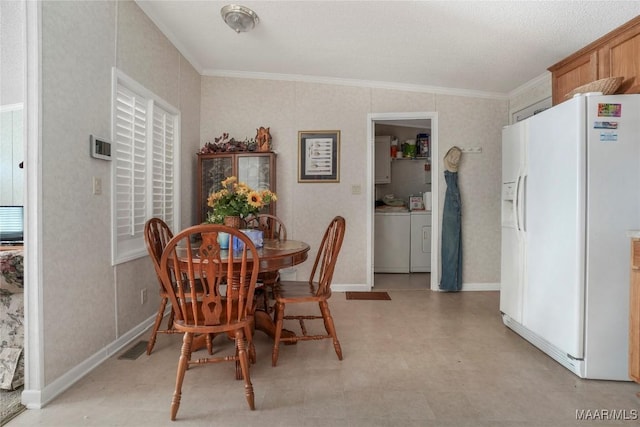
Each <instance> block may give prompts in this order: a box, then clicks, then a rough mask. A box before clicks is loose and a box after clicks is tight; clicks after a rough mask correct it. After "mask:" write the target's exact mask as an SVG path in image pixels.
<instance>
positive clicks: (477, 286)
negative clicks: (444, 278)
mask: <svg viewBox="0 0 640 427" xmlns="http://www.w3.org/2000/svg"><path fill="white" fill-rule="evenodd" d="M462 290H463V291H499V290H500V283H499V282H498V283H489V282H485V283H462Z"/></svg>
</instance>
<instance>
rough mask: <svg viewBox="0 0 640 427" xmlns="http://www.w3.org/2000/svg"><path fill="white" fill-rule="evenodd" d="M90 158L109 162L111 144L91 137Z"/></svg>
mask: <svg viewBox="0 0 640 427" xmlns="http://www.w3.org/2000/svg"><path fill="white" fill-rule="evenodd" d="M89 141H90V144H91V157H93V158H96V159H101V160H111V143H110V142H109V141H107V140H106V139H104V138H98V137H97V136H94V135H91V136H90V138H89Z"/></svg>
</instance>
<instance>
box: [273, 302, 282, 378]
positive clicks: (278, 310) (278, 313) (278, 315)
mask: <svg viewBox="0 0 640 427" xmlns="http://www.w3.org/2000/svg"><path fill="white" fill-rule="evenodd" d="M274 308H275V313H274V315H273V317H274V319H275V323H276V333H275V336H274V337H273V351H272V352H271V366H276V364H277V363H278V353H279V352H280V336H281V335H282V326H283V322H284V304H283V303H281V302H277V303H276V304H275V306H274Z"/></svg>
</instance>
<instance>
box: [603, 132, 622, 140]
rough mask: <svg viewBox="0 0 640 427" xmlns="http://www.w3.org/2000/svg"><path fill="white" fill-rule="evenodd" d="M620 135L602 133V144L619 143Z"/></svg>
mask: <svg viewBox="0 0 640 427" xmlns="http://www.w3.org/2000/svg"><path fill="white" fill-rule="evenodd" d="M617 141H618V134H617V133H616V132H600V142H617Z"/></svg>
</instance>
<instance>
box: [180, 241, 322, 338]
mask: <svg viewBox="0 0 640 427" xmlns="http://www.w3.org/2000/svg"><path fill="white" fill-rule="evenodd" d="M309 249H310V246H309V244H307V243H305V242H302V241H300V240H278V239H264V241H263V246H262V247H260V248H257V250H258V256H259V259H260V267H259V269H258V272H259V273H267V272H275V271H278V270H281V269H285V268H291V267H293V266H295V265H298V264H301V263H303V262H304V261H306V259H307V257H308V252H309ZM226 252H227V251H225V250H223V251H221V261H222V262H225V261H226V259H225V254H226ZM178 255H179V257H182V254H181V251H180V248H178ZM248 262H249V263H251V262H252V260H251V259H249V261H248ZM265 292H266V290H265ZM256 306H257V304H256ZM254 319H255V329H257V330H259V331H262V332H264V333H265V334H267V335H269V336H270V337H271V338H274V337H275V324H274V322H273V319H272V318H271V316H270V315H269V313H268V308H267V307H264V309H263V308H257V307H256V309H255V312H254ZM289 333H290V332H289V331H286V330H283V331H282V334H283V336H286V335H287V334H289ZM203 344H204V343H200V340H199V339H198V338H196V339H195V340H194V350H195V349H198V348H201V347H202V346H203Z"/></svg>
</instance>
